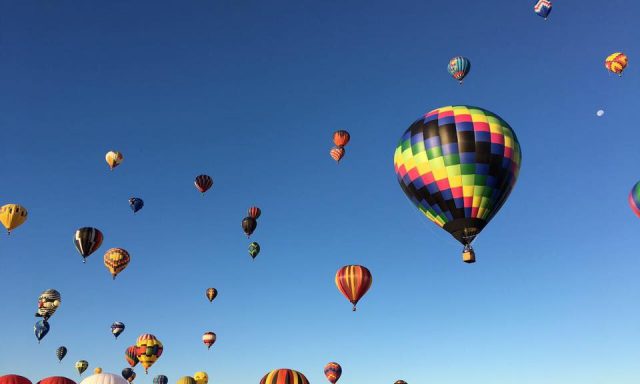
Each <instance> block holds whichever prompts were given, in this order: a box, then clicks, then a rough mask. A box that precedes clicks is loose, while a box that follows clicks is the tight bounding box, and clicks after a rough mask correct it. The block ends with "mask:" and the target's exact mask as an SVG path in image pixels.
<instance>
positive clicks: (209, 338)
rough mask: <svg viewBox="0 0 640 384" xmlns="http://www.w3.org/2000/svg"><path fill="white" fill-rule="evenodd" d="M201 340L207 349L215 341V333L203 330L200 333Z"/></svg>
mask: <svg viewBox="0 0 640 384" xmlns="http://www.w3.org/2000/svg"><path fill="white" fill-rule="evenodd" d="M202 342H203V343H204V345H206V346H207V349H211V346H212V345H213V344H214V343H215V342H216V334H215V333H213V332H205V333H204V335H202Z"/></svg>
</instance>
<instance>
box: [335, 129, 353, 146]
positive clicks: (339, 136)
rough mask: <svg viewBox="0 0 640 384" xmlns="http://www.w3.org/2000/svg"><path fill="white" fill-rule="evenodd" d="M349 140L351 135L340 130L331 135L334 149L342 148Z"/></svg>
mask: <svg viewBox="0 0 640 384" xmlns="http://www.w3.org/2000/svg"><path fill="white" fill-rule="evenodd" d="M349 140H351V135H350V134H349V132H347V131H344V130H340V131H335V132H334V133H333V143H334V144H335V145H336V147H344V146H345V145H347V144H349Z"/></svg>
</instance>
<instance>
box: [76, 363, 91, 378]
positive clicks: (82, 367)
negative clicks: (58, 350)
mask: <svg viewBox="0 0 640 384" xmlns="http://www.w3.org/2000/svg"><path fill="white" fill-rule="evenodd" d="M87 368H89V362H87V361H86V360H78V361H76V369H77V370H78V373H79V374H80V376H82V373H83V372H84V371H86V370H87Z"/></svg>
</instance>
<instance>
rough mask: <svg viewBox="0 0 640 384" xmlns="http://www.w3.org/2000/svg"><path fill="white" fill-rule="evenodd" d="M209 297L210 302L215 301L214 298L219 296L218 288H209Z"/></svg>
mask: <svg viewBox="0 0 640 384" xmlns="http://www.w3.org/2000/svg"><path fill="white" fill-rule="evenodd" d="M206 294H207V299H209V302H210V303H211V302H213V300H214V299H215V298H216V297H217V296H218V290H217V289H215V288H207V293H206Z"/></svg>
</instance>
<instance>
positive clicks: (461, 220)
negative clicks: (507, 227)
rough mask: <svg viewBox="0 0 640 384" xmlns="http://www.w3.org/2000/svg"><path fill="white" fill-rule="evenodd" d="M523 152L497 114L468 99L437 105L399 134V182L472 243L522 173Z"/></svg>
mask: <svg viewBox="0 0 640 384" xmlns="http://www.w3.org/2000/svg"><path fill="white" fill-rule="evenodd" d="M521 159H522V154H521V151H520V144H519V143H518V139H517V138H516V135H515V132H514V131H513V129H512V128H511V127H510V126H509V124H507V122H505V121H504V120H502V118H500V117H499V116H498V115H496V114H494V113H492V112H489V111H487V110H484V109H481V108H477V107H470V106H464V105H457V106H447V107H442V108H438V109H435V110H433V111H431V112H429V113H427V114H426V115H424V116H423V117H421V118H419V119H418V120H416V121H415V122H414V123H413V124H412V125H411V126H410V127H409V129H407V130H406V131H405V133H404V134H403V135H402V137H401V138H400V142H399V143H398V146H397V148H396V151H395V155H394V166H395V171H396V174H397V176H398V181H399V182H400V187H402V190H403V191H404V192H405V194H406V195H407V197H408V198H409V199H410V200H411V201H412V202H413V203H414V204H415V205H416V206H417V207H418V209H419V210H420V211H421V212H422V213H423V214H424V215H425V216H427V218H428V219H429V220H431V221H433V222H434V223H436V224H437V225H438V226H440V227H442V228H443V229H445V230H446V231H447V232H449V233H451V234H452V235H453V237H455V238H456V239H457V240H458V241H459V242H461V243H462V244H464V245H468V244H470V243H471V242H472V241H473V239H474V238H475V237H476V236H477V235H478V234H479V233H480V232H481V231H482V229H483V228H484V227H485V225H486V224H487V223H488V222H489V221H490V220H491V218H492V217H493V216H494V215H495V214H496V213H497V212H498V210H499V209H500V207H501V206H502V204H504V202H505V201H506V199H507V197H508V196H509V194H510V193H511V190H512V189H513V186H514V184H515V182H516V179H517V178H518V173H519V171H520V163H521Z"/></svg>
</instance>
